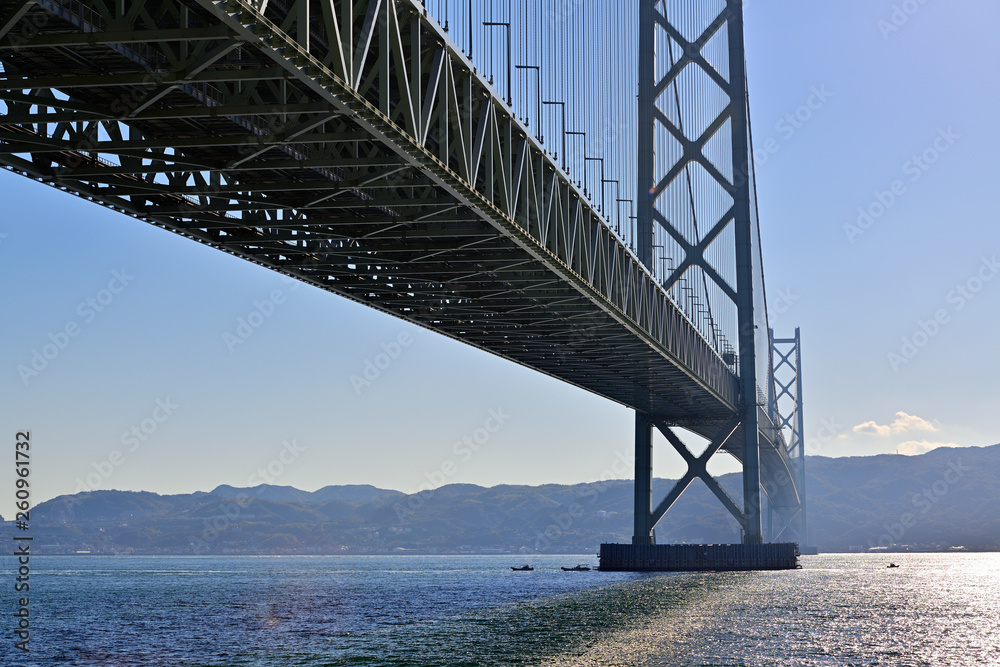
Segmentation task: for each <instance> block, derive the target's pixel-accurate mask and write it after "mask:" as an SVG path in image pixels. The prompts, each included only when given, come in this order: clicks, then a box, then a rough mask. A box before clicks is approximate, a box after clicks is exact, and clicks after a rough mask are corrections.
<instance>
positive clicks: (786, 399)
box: [765, 328, 809, 544]
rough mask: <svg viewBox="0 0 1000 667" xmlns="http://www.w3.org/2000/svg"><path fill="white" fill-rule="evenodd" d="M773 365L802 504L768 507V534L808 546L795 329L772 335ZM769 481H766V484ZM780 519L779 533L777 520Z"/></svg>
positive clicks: (799, 361)
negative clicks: (786, 334)
mask: <svg viewBox="0 0 1000 667" xmlns="http://www.w3.org/2000/svg"><path fill="white" fill-rule="evenodd" d="M771 346H772V347H771V354H772V356H771V360H772V361H771V363H772V368H773V373H774V392H775V395H774V404H775V406H776V408H777V411H778V421H779V423H780V427H781V429H782V431H783V432H784V433H785V434H787V436H788V437H787V438H786V441H787V442H788V455H789V457H790V458H791V460H792V474H793V476H794V481H795V487H796V488H797V489H798V490H799V494H800V498H801V501H800V502H799V503H798V504H797V505H791V506H786V507H781V506H777V505H771V504H769V505H768V531H767V532H768V535H769V536H770V537H771V539H772V541H778V540H785V541H788V540H789V539H790V538H791V539H794V541H797V542H799V543H800V544H808V543H809V540H808V535H809V525H808V523H807V521H806V517H807V515H806V495H805V490H806V448H805V436H804V427H803V421H802V338H801V335H800V332H799V329H798V328H796V329H795V337H794V338H775V337H774V332H773V331H772V332H771ZM767 481H768V480H765V484H766V483H767ZM774 515H777V516H778V518H779V520H780V525H779V526H778V531H777V533H776V532H775V529H774V525H773V519H774Z"/></svg>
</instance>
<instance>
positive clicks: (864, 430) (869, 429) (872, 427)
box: [854, 421, 892, 435]
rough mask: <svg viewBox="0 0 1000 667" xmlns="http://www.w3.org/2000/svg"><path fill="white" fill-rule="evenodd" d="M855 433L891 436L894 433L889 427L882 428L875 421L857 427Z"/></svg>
mask: <svg viewBox="0 0 1000 667" xmlns="http://www.w3.org/2000/svg"><path fill="white" fill-rule="evenodd" d="M854 432H855V433H861V434H863V435H889V434H890V433H891V432H892V429H891V428H889V427H888V426H880V425H879V424H876V423H875V422H873V421H868V422H865V423H863V424H858V425H857V426H855V427H854Z"/></svg>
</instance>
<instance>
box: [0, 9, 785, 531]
mask: <svg viewBox="0 0 1000 667" xmlns="http://www.w3.org/2000/svg"><path fill="white" fill-rule="evenodd" d="M643 1H644V2H649V1H651V0H643ZM729 5H730V8H732V7H739V3H738V2H730V3H729ZM729 20H731V21H735V20H736V19H729ZM660 24H661V25H662V21H660ZM739 35H740V37H741V38H742V26H740V31H739ZM695 47H697V43H694V44H693V45H692V48H690V49H687V50H686V53H687V52H688V51H689V52H690V53H689V54H688V55H687V56H685V57H686V58H687V60H685V63H687V62H688V60H690V61H692V62H694V63H695V64H699V63H700V62H701V61H700V60H699V59H698V57H697V53H698V51H697V48H695ZM0 62H2V64H3V71H2V72H0V102H2V103H3V105H4V107H5V109H4V112H3V115H2V116H0V163H2V164H3V165H4V166H5V167H6V168H8V169H10V170H12V171H14V172H17V173H20V174H23V175H25V176H27V177H30V178H33V179H36V180H39V181H41V182H44V183H47V184H50V185H52V186H53V187H56V188H59V189H61V190H64V191H67V192H70V193H73V194H76V195H78V196H80V197H83V198H86V199H88V200H91V201H94V202H96V203H99V204H102V205H104V206H107V207H110V208H112V209H114V210H116V211H120V212H122V213H125V214H128V215H131V216H134V217H136V218H138V219H141V220H144V221H146V222H148V223H150V224H153V225H156V226H159V227H162V228H165V229H168V230H170V231H172V232H175V233H177V234H180V235H182V236H185V237H187V238H190V239H193V240H196V241H198V242H201V243H204V244H207V245H210V246H212V247H215V248H217V249H220V250H223V251H225V252H227V253H231V254H233V255H236V256H239V257H242V258H244V259H247V260H248V261H251V262H254V263H257V264H260V265H262V266H265V267H268V268H270V269H272V270H275V271H278V272H281V273H283V274H286V275H289V276H291V277H294V278H296V279H298V280H302V281H304V282H307V283H310V284H313V285H315V286H317V287H320V288H322V289H325V290H328V291H331V292H335V293H337V294H340V295H342V296H345V297H347V298H350V299H352V300H355V301H358V302H360V303H364V304H366V305H368V306H371V307H373V308H377V309H379V310H381V311H384V312H387V313H390V314H393V315H396V316H398V317H401V318H404V319H406V320H408V321H411V322H414V323H416V324H418V325H421V326H424V327H427V328H430V329H432V330H434V331H437V332H439V333H442V334H444V335H447V336H450V337H453V338H456V339H459V340H461V341H463V342H466V343H468V344H471V345H474V346H476V347H479V348H481V349H484V350H487V351H489V352H492V353H495V354H498V355H500V356H503V357H504V358H507V359H510V360H513V361H515V362H518V363H521V364H523V365H525V366H528V367H530V368H533V369H535V370H538V371H540V372H543V373H546V374H549V375H552V376H554V377H556V378H558V379H561V380H564V381H566V382H569V383H572V384H574V385H577V386H579V387H582V388H584V389H587V390H589V391H592V392H594V393H597V394H599V395H602V396H605V397H607V398H610V399H612V400H615V401H618V402H620V403H622V404H624V405H627V406H630V407H634V408H636V409H637V411H639V413H641V415H643V416H644V417H643V418H644V419H646V421H647V422H648V424H650V425H652V424H654V423H655V424H656V425H657V427H659V428H661V429H666V430H669V428H670V427H672V426H678V425H680V426H683V427H685V428H687V429H690V430H692V431H694V432H696V433H699V434H701V435H704V436H705V437H708V438H710V439H712V440H713V442H715V441H718V442H719V448H721V449H724V450H726V451H729V452H730V453H732V454H734V455H735V456H737V457H738V458H740V460H742V461H743V462H744V465H745V466H748V467H749V466H751V465H752V461H751V459H753V460H755V459H756V452H757V448H756V447H753V448H746V447H745V446H744V442H743V440H744V438H743V437H742V436H741V435H740V434H741V433H742V432H743V431H744V430H748V431H749V432H751V433H756V432H757V431H758V426H757V424H756V423H755V420H756V419H758V412H760V410H759V409H757V407H753V408H752V409H750V408H747V407H746V402H745V401H744V402H742V403H741V399H740V396H741V395H742V396H746V395H748V394H747V389H746V387H747V383H748V382H749V383H751V384H753V383H755V381H756V380H755V376H754V374H753V373H752V372H751V373H750V374H749V375H747V374H745V372H744V371H745V370H746V368H747V366H746V363H747V362H746V361H745V360H746V359H750V360H752V359H753V354H752V349H753V348H752V347H750V348H749V349H746V348H745V347H744V343H745V341H744V340H743V339H742V337H741V340H740V344H741V347H740V353H741V361H740V364H741V366H740V370H741V373H740V375H739V376H738V375H737V373H736V372H734V369H733V368H731V367H730V364H729V363H727V361H726V360H723V358H722V357H721V356H720V355H719V354H718V353H717V352H716V351H715V349H713V345H712V344H710V343H709V341H708V340H706V338H705V337H704V336H703V335H702V334H701V333H699V331H698V329H697V327H696V326H694V325H693V324H692V322H691V321H690V320H689V319H688V318H687V316H686V315H684V314H683V313H682V312H681V311H680V310H679V309H678V308H677V307H676V306H675V304H674V303H673V302H672V300H671V299H670V298H669V296H668V294H667V291H666V288H665V287H664V286H663V285H661V284H658V283H657V281H656V280H654V278H653V277H652V274H651V273H650V271H649V270H648V268H647V267H648V266H650V265H651V261H649V256H648V251H649V248H644V247H640V249H639V253H638V255H635V254H633V253H632V252H631V251H630V250H629V249H628V248H626V247H625V246H624V245H623V244H622V243H621V241H620V240H619V239H618V238H617V237H616V236H615V234H614V233H613V232H612V231H611V230H610V228H609V227H608V225H607V224H606V223H605V222H604V221H603V220H602V219H601V218H600V216H599V215H598V214H597V213H596V212H595V209H594V207H593V206H592V205H591V203H590V202H589V201H588V200H587V198H586V197H585V196H584V195H583V194H582V193H581V192H580V191H579V190H578V189H577V188H576V187H575V186H574V185H573V184H572V182H571V180H570V179H569V178H568V176H567V175H566V174H565V173H564V172H563V171H562V170H561V169H560V167H559V165H558V164H556V163H555V162H554V161H553V160H552V159H551V158H550V157H549V156H548V155H546V154H545V152H544V150H543V149H542V147H541V145H540V144H539V142H538V141H537V140H536V138H535V137H533V136H532V135H531V133H530V132H529V131H528V130H527V128H525V127H524V126H523V125H522V124H521V122H520V121H518V120H517V119H516V118H515V117H514V115H513V114H512V112H511V109H510V108H509V107H508V106H507V104H506V103H505V102H504V100H503V99H501V98H500V97H499V96H498V95H496V94H495V91H494V90H493V89H492V88H491V86H490V85H489V83H488V82H487V81H486V80H485V79H484V78H483V76H481V75H480V74H478V73H477V72H476V69H475V67H474V66H473V64H472V63H471V62H470V61H469V60H468V59H467V58H466V57H465V56H464V55H463V54H462V53H461V52H460V50H459V49H458V48H457V47H456V46H455V44H454V43H453V42H452V41H451V40H450V39H449V38H448V36H447V33H446V32H444V31H443V30H442V28H441V27H440V26H438V25H437V24H436V23H435V22H434V20H433V19H432V18H430V17H428V16H427V13H426V11H425V10H424V8H423V7H422V6H421V5H420V3H419V2H417V1H416V0H254V1H253V2H250V1H248V0H150V1H145V2H140V1H134V0H82V1H81V0H0ZM678 66H680V65H678ZM734 80H735V78H734ZM744 102H745V100H744ZM728 109H729V111H728V113H730V114H731V116H732V119H733V120H732V125H733V127H744V126H745V103H744V104H733V105H730V107H729V108H728ZM740 114H744V115H743V116H741V115H740ZM741 119H742V120H741ZM738 121H739V122H738ZM741 136H743V134H742V133H741V132H736V133H735V134H734V142H735V143H738V142H739V141H740V137H741ZM744 139H745V137H744ZM684 145H685V154H686V155H687V156H695V154H696V152H697V149H698V145H699V144H698V143H697V142H694V143H692V142H690V141H688V142H687V143H685V144H684ZM733 152H734V155H735V154H736V153H738V152H740V151H738V150H735V149H734V151H733ZM744 152H745V151H744ZM740 154H743V153H740ZM641 174H642V172H641V171H640V175H641ZM647 175H648V172H647ZM729 187H730V189H734V188H736V186H733V185H730V186H729ZM737 194H739V196H738V197H735V198H734V213H733V216H732V219H733V220H734V221H740V220H743V219H744V218H743V217H741V216H742V215H743V213H741V207H743V206H746V205H747V203H746V201H745V198H744V197H743V195H742V194H740V193H737ZM648 220H652V216H649V217H648ZM660 222H661V224H662V221H660ZM708 242H709V241H705V243H708ZM697 256H698V252H694V251H693V252H692V253H691V257H692V261H693V262H697ZM741 270H743V273H741V274H740V275H741V276H743V277H741V278H740V284H738V285H737V286H736V288H735V293H736V294H737V295H739V294H742V293H743V292H744V291H745V285H744V284H743V283H744V282H745V281H746V279H747V278H746V276H745V275H744V274H745V273H746V270H747V267H746V266H743V267H742V269H741ZM750 271H751V272H752V268H751V269H750ZM742 324H745V323H742ZM744 330H746V328H745V327H744ZM749 395H751V396H752V395H753V392H750V393H749ZM737 414H738V415H740V426H739V427H738V428H737V430H736V431H735V433H734V434H733V435H732V436H731V437H729V438H727V439H722V440H719V435H720V433H721V432H723V431H725V430H726V429H727V428H729V427H730V425H731V424H732V422H733V418H734V415H737ZM762 429H763V427H762ZM648 430H649V429H647V432H648ZM775 431H776V429H775ZM763 435H764V439H763V440H762V442H763V441H766V442H768V443H769V445H768V446H766V447H762V448H761V450H760V452H761V453H760V461H761V466H762V467H763V468H764V469H767V468H768V467H771V468H773V469H775V470H778V469H781V468H785V469H787V457H786V453H785V449H784V447H783V446H778V445H777V444H776V443H777V442H779V441H778V440H777V439H776V438H774V437H773V434H772V436H771V437H769V436H768V435H767V433H766V432H765V433H763ZM672 442H673V441H672ZM699 470H700V469H698V468H695V476H700V475H699V474H698V472H699ZM789 488H791V489H792V492H793V493H794V488H792V486H791V485H788V484H786V485H784V486H783V487H781V490H780V493H785V494H786V495H787V494H788V489H789ZM637 497H638V496H637ZM758 525H759V520H758ZM651 527H652V526H650V528H651Z"/></svg>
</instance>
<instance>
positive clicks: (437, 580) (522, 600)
mask: <svg viewBox="0 0 1000 667" xmlns="http://www.w3.org/2000/svg"><path fill="white" fill-rule="evenodd" d="M526 560H528V561H530V562H531V563H532V564H533V565H534V566H535V571H534V572H513V571H511V569H510V566H512V565H521V564H523V562H524V561H526ZM890 560H892V561H895V562H897V563H899V564H900V567H899V568H895V569H887V568H886V565H887V564H888V562H889V561H890ZM578 562H589V563H591V564H596V558H594V557H593V556H534V557H530V558H526V557H524V556H330V557H322V556H317V557H299V556H284V557H275V556H260V557H247V556H230V557H218V556H197V557H183V556H146V557H121V556H48V557H35V558H33V559H32V561H31V565H32V569H31V589H30V613H31V624H30V628H31V630H30V632H31V634H30V643H29V646H30V651H29V652H28V653H24V652H22V651H20V650H17V649H15V648H14V642H15V641H16V639H15V636H14V634H13V631H14V629H15V627H16V619H15V618H14V617H13V616H12V613H13V611H14V609H15V604H14V599H13V598H14V593H13V584H14V578H15V576H16V575H15V571H14V563H13V560H12V559H10V557H5V558H3V559H0V564H2V565H3V567H4V570H3V572H4V574H3V575H2V576H3V577H6V578H7V579H8V581H7V582H6V583H4V582H3V580H2V579H0V587H2V588H3V589H7V590H8V593H6V594H5V595H4V598H5V602H6V607H7V608H8V609H9V611H10V612H11V613H5V614H3V615H2V616H0V637H2V638H3V640H2V641H3V645H2V646H0V664H11V665H15V664H24V665H46V666H48V665H116V666H122V667H126V666H131V665H137V666H138V665H143V666H147V665H199V666H201V665H274V666H279V665H280V666H286V665H415V666H416V665H419V666H431V665H448V666H462V665H468V666H470V667H471V666H473V665H556V666H567V667H568V666H575V665H602V666H604V665H608V666H611V665H935V666H936V665H977V664H978V665H997V664H1000V554H965V553H961V554H902V555H899V554H896V555H892V556H889V555H857V554H854V555H821V556H807V557H803V558H802V564H803V568H802V569H801V570H792V571H781V572H730V573H662V574H638V573H604V572H596V571H594V572H563V571H562V570H561V569H559V568H560V566H571V565H575V564H576V563H578ZM8 584H9V585H8ZM4 625H6V626H8V627H2V626H4Z"/></svg>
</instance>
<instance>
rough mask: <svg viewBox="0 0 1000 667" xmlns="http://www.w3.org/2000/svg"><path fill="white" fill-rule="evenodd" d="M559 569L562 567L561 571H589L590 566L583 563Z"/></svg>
mask: <svg viewBox="0 0 1000 667" xmlns="http://www.w3.org/2000/svg"><path fill="white" fill-rule="evenodd" d="M560 569H562V571H563V572H590V566H589V565H584V564H583V563H581V564H579V565H575V566H573V567H564V568H560Z"/></svg>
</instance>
